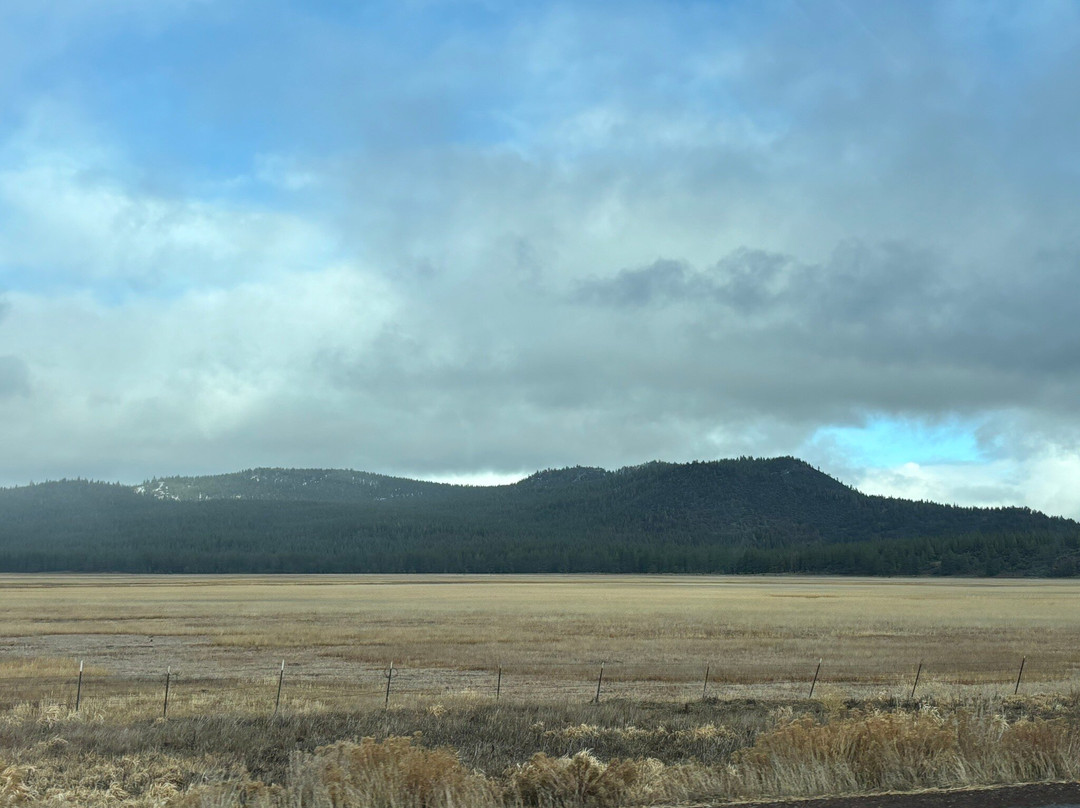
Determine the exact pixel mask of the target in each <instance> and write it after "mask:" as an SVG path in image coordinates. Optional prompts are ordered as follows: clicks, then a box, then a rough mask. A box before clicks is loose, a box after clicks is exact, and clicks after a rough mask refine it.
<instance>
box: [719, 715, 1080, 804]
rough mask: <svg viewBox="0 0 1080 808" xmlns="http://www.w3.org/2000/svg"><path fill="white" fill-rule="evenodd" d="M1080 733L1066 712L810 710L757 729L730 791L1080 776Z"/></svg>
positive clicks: (736, 763) (838, 789)
mask: <svg viewBox="0 0 1080 808" xmlns="http://www.w3.org/2000/svg"><path fill="white" fill-rule="evenodd" d="M1078 773H1080V739H1078V736H1077V732H1076V731H1075V730H1074V729H1071V728H1070V727H1069V726H1068V725H1066V724H1065V723H1064V722H1060V721H1042V720H1036V721H1028V720H1021V721H1018V722H1016V723H1014V724H1012V725H1009V723H1008V722H1007V721H1006V720H1005V719H1004V718H1003V717H1002V716H1001V715H1000V714H994V713H983V714H975V713H969V712H958V713H956V714H953V715H950V716H947V717H945V716H942V715H941V714H939V713H938V712H937V711H936V710H933V709H924V710H920V711H918V712H912V713H909V712H895V713H885V712H877V711H875V712H870V713H860V712H858V711H856V712H854V713H853V714H852V715H851V716H849V717H847V718H844V719H834V720H833V721H830V722H828V723H824V724H819V723H817V722H815V721H814V720H813V719H812V718H810V717H809V716H802V717H800V718H796V719H793V720H791V721H790V722H789V723H787V724H783V725H781V726H778V727H776V728H774V729H772V730H770V731H769V732H765V733H762V734H761V735H759V736H758V737H757V739H756V741H755V743H754V745H753V746H752V747H750V748H748V749H745V750H742V751H740V752H738V753H736V755H735V756H734V759H733V765H732V766H730V767H729V769H728V775H729V778H730V783H731V790H732V791H734V792H737V793H741V794H744V795H747V796H751V795H770V796H811V795H818V794H836V793H860V792H863V793H865V792H871V791H879V790H910V789H916V788H930V787H951V786H969V785H989V784H993V783H1016V782H1034V781H1039V780H1053V779H1064V778H1072V777H1076V775H1077V774H1078Z"/></svg>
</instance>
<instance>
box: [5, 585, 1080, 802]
mask: <svg viewBox="0 0 1080 808" xmlns="http://www.w3.org/2000/svg"><path fill="white" fill-rule="evenodd" d="M1077 604H1080V582H1074V581H1003V580H963V581H945V580H935V581H925V580H918V581H912V580H893V579H888V580H865V579H839V578H833V579H826V578H787V577H777V578H736V577H679V576H671V577H665V576H660V577H604V576H423V577H419V576H282V577H243V576H239V577H210V576H205V577H204V576H183V577H181V576H170V577H156V576H153V577H135V576H84V575H40V576H38V575H34V576H18V575H4V576H0V806H5V805H8V804H12V805H14V804H26V805H39V804H40V805H53V804H56V805H59V804H72V800H75V804H86V805H103V806H104V805H140V806H143V805H172V804H188V805H230V806H231V805H290V806H291V805H297V806H299V805H305V806H316V805H324V804H325V805H337V806H347V805H387V806H389V805H442V804H456V805H474V804H475V805H592V804H595V805H616V804H655V803H658V802H668V803H672V802H685V801H688V800H695V799H696V800H702V799H708V800H711V801H716V802H721V801H725V800H729V799H732V798H736V797H753V796H774V795H785V794H790V795H811V794H820V793H830V792H833V793H836V792H852V791H856V792H858V791H874V790H881V789H886V788H894V789H895V788H899V789H905V788H918V787H927V786H961V785H970V784H993V783H1004V782H1022V781H1032V780H1045V779H1054V778H1061V777H1066V778H1075V777H1077V776H1078V775H1080V735H1078V726H1080V704H1078V696H1077V694H1078V692H1080V609H1077ZM819 658H820V659H822V660H823V662H822V667H821V678H820V681H819V683H818V684H817V686H816V689H815V692H814V698H813V699H812V700H811V699H809V698H808V694H809V687H810V680H811V678H812V677H813V675H814V671H815V668H816V666H817V661H818V659H819ZM1023 658H1026V663H1025V667H1024V677H1023V682H1022V684H1021V690H1020V696H1018V697H1014V696H1013V695H1012V693H1013V689H1014V687H1015V680H1016V675H1017V671H1018V667H1019V664H1020V661H1021V659H1023ZM80 660H85V670H84V675H83V685H82V692H81V703H80V709H79V711H78V712H77V713H76V712H75V711H74V706H75V693H76V679H77V672H78V663H79V661H80ZM282 660H285V663H286V668H285V678H284V686H283V688H282V696H281V706H280V711H279V713H278V715H277V716H272V713H273V710H274V703H275V698H276V694H277V685H278V670H279V666H280V663H281V661H282ZM391 660H393V661H394V663H395V668H396V669H397V675H396V676H395V678H394V679H393V680H392V682H391V685H392V692H391V697H390V710H389V711H384V710H383V703H384V699H385V692H386V683H387V680H386V678H385V675H384V673H385V669H386V666H387V665H388V663H389V662H390V661H391ZM920 661H922V662H923V673H922V678H921V680H920V684H919V690H918V694H917V696H918V698H917V699H916V700H915V701H911V700H909V699H908V696H909V695H910V689H911V684H912V679H913V677H914V674H915V670H916V667H917V666H918V664H919V662H920ZM601 663H603V665H604V683H603V690H602V700H601V704H600V705H593V704H590V700H591V699H592V697H593V695H594V694H595V689H596V677H597V674H598V672H599V669H600V665H601ZM706 666H708V667H709V671H710V681H709V686H708V691H707V693H706V696H707V698H705V699H703V698H702V695H703V694H702V687H703V677H704V674H705V669H706ZM500 667H501V668H502V671H503V674H502V685H501V688H502V689H501V694H500V699H499V701H498V702H496V701H495V688H496V678H497V674H496V672H497V670H498V669H499V668H500ZM167 668H168V669H171V672H172V673H171V676H170V695H169V699H170V700H169V706H168V720H162V718H161V714H162V711H163V707H164V703H163V702H164V700H163V695H164V692H163V691H164V679H165V671H166V669H167ZM417 733H419V735H417ZM365 738H367V739H369V740H364V739H365ZM440 750H441V751H440ZM534 753H536V754H538V755H539V756H538V757H534ZM440 755H441V756H442V757H439V756H440ZM931 760H933V761H936V762H934V763H931V762H930V761H931ZM375 770H377V771H378V772H381V774H379V775H378V776H377V777H375V780H372V779H371V778H372V776H373V775H372V774H371V772H372V771H375ZM440 778H441V779H440ZM376 780H377V781H378V782H375V781H376ZM451 781H452V782H451ZM422 783H427V784H428V785H425V786H423V787H421V784H422ZM432 783H434V784H435V785H432ZM440 783H441V784H442V785H439V784H440ZM429 786H430V788H432V789H434V791H433V792H432V794H435V796H432V794H428V793H427V792H426V791H424V789H425V788H428V787H429ZM335 789H336V791H335ZM372 789H374V791H373V790H372ZM379 789H383V791H386V793H385V794H383V793H382V791H379ZM387 789H389V790H387ZM394 789H397V790H396V791H395V790H394ZM440 789H441V790H440ZM331 792H333V793H331ZM376 792H378V793H376ZM421 792H423V793H421ZM436 792H437V794H436ZM334 794H337V797H334V796H333V795H334ZM380 794H382V796H379V795H380ZM425 794H427V796H424V795H425ZM438 794H442V795H443V796H441V797H439V796H438ZM305 795H306V796H305ZM342 795H344V796H342ZM454 795H456V796H454ZM444 798H445V799H444ZM65 800H66V801H67V802H65ZM335 800H336V801H335ZM447 800H449V802H447Z"/></svg>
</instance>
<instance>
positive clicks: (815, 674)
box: [808, 659, 821, 699]
mask: <svg viewBox="0 0 1080 808" xmlns="http://www.w3.org/2000/svg"><path fill="white" fill-rule="evenodd" d="M819 673H821V660H820V659H819V660H818V661H817V670H816V671H814V681H812V682H811V683H810V695H809V697H808V698H811V699H812V698H814V688H815V687H816V686H817V678H818V674H819Z"/></svg>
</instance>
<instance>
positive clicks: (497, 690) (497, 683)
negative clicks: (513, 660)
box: [495, 665, 502, 701]
mask: <svg viewBox="0 0 1080 808" xmlns="http://www.w3.org/2000/svg"><path fill="white" fill-rule="evenodd" d="M501 692H502V665H500V666H499V678H498V679H496V680H495V701H498V700H499V694H500V693H501Z"/></svg>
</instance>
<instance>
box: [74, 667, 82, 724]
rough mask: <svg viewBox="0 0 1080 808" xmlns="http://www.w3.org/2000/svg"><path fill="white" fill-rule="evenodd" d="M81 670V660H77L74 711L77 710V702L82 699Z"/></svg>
mask: <svg viewBox="0 0 1080 808" xmlns="http://www.w3.org/2000/svg"><path fill="white" fill-rule="evenodd" d="M82 670H83V661H82V660H81V659H80V660H79V684H78V685H76V687H75V712H79V703H80V702H81V701H82Z"/></svg>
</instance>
